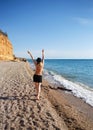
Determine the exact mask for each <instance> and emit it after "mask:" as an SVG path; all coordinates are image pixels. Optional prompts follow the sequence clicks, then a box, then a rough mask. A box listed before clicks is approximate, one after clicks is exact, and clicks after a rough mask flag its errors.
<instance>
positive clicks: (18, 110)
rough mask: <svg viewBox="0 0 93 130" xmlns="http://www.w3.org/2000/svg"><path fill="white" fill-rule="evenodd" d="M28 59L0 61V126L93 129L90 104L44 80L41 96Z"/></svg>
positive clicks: (2, 129) (35, 129)
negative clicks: (38, 98)
mask: <svg viewBox="0 0 93 130" xmlns="http://www.w3.org/2000/svg"><path fill="white" fill-rule="evenodd" d="M32 76H33V71H32V69H31V68H30V65H29V63H28V62H0V130H93V116H92V115H93V107H91V106H89V105H88V104H86V103H85V102H84V101H82V100H81V99H78V98H76V97H74V96H73V95H72V94H70V93H69V92H67V91H66V90H65V91H63V90H59V89H51V86H52V87H53V85H52V84H50V83H48V82H47V81H45V80H43V84H42V92H41V96H40V100H36V91H35V87H34V84H33V82H32Z"/></svg>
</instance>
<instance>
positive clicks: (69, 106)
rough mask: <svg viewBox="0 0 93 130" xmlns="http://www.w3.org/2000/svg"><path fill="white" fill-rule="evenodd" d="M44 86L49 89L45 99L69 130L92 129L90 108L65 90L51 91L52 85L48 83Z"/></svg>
mask: <svg viewBox="0 0 93 130" xmlns="http://www.w3.org/2000/svg"><path fill="white" fill-rule="evenodd" d="M45 82H46V81H45ZM44 84H47V87H49V90H48V94H47V98H48V99H49V100H50V101H51V103H52V104H53V106H54V107H55V109H56V111H57V112H58V113H59V115H60V116H61V117H62V118H63V119H64V121H65V123H66V125H67V126H68V128H69V130H73V129H75V130H76V129H79V130H92V129H93V107H92V106H90V105H89V104H87V103H86V102H84V101H83V100H82V99H80V98H78V97H76V96H74V95H73V94H72V93H69V92H68V91H66V90H60V89H53V84H50V83H48V82H47V83H44ZM51 86H52V89H51Z"/></svg>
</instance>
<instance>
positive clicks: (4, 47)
mask: <svg viewBox="0 0 93 130" xmlns="http://www.w3.org/2000/svg"><path fill="white" fill-rule="evenodd" d="M13 59H14V57H13V47H12V44H11V43H10V41H9V39H8V37H7V36H6V35H3V34H2V33H1V32H0V60H13Z"/></svg>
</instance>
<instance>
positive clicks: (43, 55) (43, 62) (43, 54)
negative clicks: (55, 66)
mask: <svg viewBox="0 0 93 130" xmlns="http://www.w3.org/2000/svg"><path fill="white" fill-rule="evenodd" d="M42 62H43V64H44V49H43V50H42Z"/></svg>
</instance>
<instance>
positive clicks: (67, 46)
mask: <svg viewBox="0 0 93 130" xmlns="http://www.w3.org/2000/svg"><path fill="white" fill-rule="evenodd" d="M0 29H1V30H2V31H3V32H6V33H7V34H8V38H9V40H10V42H11V43H12V45H13V51H14V54H15V55H16V56H18V57H24V58H30V57H29V55H28V54H27V50H30V51H31V53H32V55H33V56H34V58H36V57H41V52H42V49H44V50H45V58H46V59H52V58H58V59H83V58H84V59H93V0H0Z"/></svg>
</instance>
